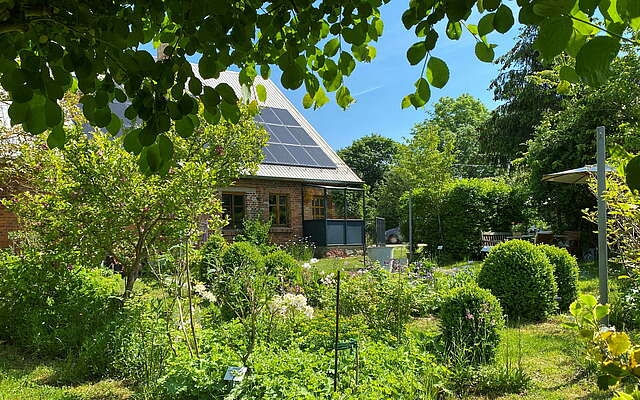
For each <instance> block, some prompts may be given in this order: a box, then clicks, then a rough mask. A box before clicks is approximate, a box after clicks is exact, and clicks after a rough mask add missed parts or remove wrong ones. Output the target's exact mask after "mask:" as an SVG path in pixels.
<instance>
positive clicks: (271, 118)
mask: <svg viewBox="0 0 640 400" xmlns="http://www.w3.org/2000/svg"><path fill="white" fill-rule="evenodd" d="M260 116H261V117H262V120H263V121H264V122H266V123H267V124H278V125H282V121H280V119H279V118H278V117H277V116H276V114H275V113H274V112H273V109H272V108H268V107H267V108H263V109H262V111H260Z"/></svg>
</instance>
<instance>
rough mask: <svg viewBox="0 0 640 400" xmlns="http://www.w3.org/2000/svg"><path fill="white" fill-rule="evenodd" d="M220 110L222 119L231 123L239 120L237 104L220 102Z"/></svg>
mask: <svg viewBox="0 0 640 400" xmlns="http://www.w3.org/2000/svg"><path fill="white" fill-rule="evenodd" d="M220 111H221V112H222V116H223V117H224V119H226V120H227V121H229V122H231V123H232V124H237V123H238V122H239V121H240V109H239V108H238V105H237V104H231V103H227V102H224V103H222V104H220Z"/></svg>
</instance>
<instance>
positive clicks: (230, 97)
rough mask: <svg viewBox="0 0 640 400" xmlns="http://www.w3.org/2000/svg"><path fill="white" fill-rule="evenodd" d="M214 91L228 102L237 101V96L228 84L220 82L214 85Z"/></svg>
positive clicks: (233, 102)
mask: <svg viewBox="0 0 640 400" xmlns="http://www.w3.org/2000/svg"><path fill="white" fill-rule="evenodd" d="M216 92H218V94H219V95H220V97H222V100H224V101H226V102H227V103H230V104H236V103H237V102H238V96H236V92H234V91H233V88H231V86H229V85H228V84H226V83H224V82H222V83H220V84H218V86H216Z"/></svg>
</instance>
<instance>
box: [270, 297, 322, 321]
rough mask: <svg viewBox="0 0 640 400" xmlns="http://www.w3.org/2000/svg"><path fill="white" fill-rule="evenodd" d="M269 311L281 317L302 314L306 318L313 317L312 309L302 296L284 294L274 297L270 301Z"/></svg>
mask: <svg viewBox="0 0 640 400" xmlns="http://www.w3.org/2000/svg"><path fill="white" fill-rule="evenodd" d="M271 310H272V311H273V312H275V313H277V314H280V315H282V316H285V315H291V314H294V315H295V314H303V315H305V316H306V317H307V318H312V317H313V307H311V306H309V305H308V304H307V298H306V297H304V295H302V294H293V293H286V294H284V295H283V296H275V297H274V298H273V300H272V301H271Z"/></svg>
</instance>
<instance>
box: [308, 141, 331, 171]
mask: <svg viewBox="0 0 640 400" xmlns="http://www.w3.org/2000/svg"><path fill="white" fill-rule="evenodd" d="M304 148H305V150H307V152H308V153H309V155H310V156H311V157H313V159H314V160H316V162H317V163H318V165H319V166H321V167H328V168H335V167H336V164H334V162H333V161H331V159H330V158H329V156H327V155H326V154H325V153H324V151H322V149H321V148H320V147H311V146H304Z"/></svg>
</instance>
